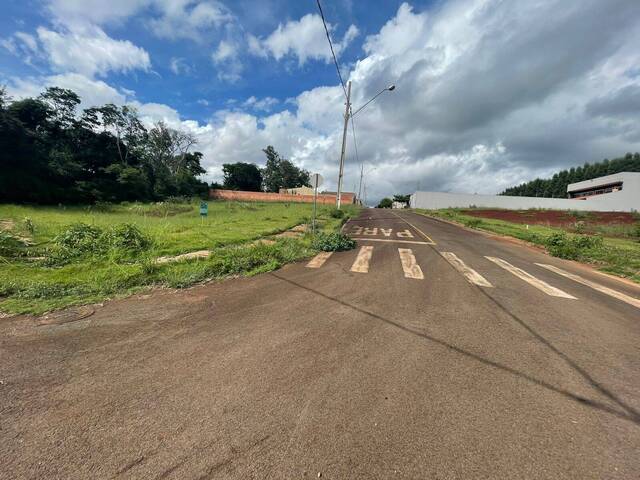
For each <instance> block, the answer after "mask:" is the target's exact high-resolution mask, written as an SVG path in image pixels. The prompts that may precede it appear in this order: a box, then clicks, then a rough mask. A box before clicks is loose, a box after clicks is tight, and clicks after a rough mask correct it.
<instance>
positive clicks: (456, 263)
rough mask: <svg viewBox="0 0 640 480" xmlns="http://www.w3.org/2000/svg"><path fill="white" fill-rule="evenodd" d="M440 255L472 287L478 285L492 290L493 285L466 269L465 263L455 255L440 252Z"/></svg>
mask: <svg viewBox="0 0 640 480" xmlns="http://www.w3.org/2000/svg"><path fill="white" fill-rule="evenodd" d="M440 255H442V257H443V258H444V259H445V260H446V261H447V262H449V263H450V264H451V266H452V267H453V268H455V269H456V270H457V271H459V272H460V273H461V274H462V275H464V277H465V278H466V279H467V280H468V281H469V283H473V284H474V285H478V286H480V287H488V288H492V287H493V285H491V283H489V281H487V279H486V278H484V277H483V276H482V275H480V274H479V273H478V272H476V271H475V270H474V269H472V268H469V267H467V265H465V263H464V262H463V261H462V260H460V259H459V258H458V257H457V256H456V254H455V253H453V252H440Z"/></svg>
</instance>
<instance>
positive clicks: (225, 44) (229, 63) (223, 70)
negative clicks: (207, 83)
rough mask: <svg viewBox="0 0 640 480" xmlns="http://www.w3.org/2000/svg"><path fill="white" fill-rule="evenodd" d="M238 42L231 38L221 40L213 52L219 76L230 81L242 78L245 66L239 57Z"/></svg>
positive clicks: (212, 55) (212, 56)
mask: <svg viewBox="0 0 640 480" xmlns="http://www.w3.org/2000/svg"><path fill="white" fill-rule="evenodd" d="M239 49H240V47H239V46H238V44H236V43H235V42H233V41H231V40H221V41H220V43H219V44H218V47H217V48H216V49H215V51H214V52H213V53H212V54H211V59H212V60H213V63H214V64H215V65H216V66H217V68H218V78H219V79H220V80H223V81H227V82H229V83H234V82H237V81H238V80H240V78H241V74H242V71H243V70H244V67H243V65H242V62H241V61H240V58H239V54H240V52H239Z"/></svg>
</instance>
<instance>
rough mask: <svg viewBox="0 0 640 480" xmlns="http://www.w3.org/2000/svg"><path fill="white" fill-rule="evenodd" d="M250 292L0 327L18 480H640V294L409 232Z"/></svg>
mask: <svg viewBox="0 0 640 480" xmlns="http://www.w3.org/2000/svg"><path fill="white" fill-rule="evenodd" d="M345 231H346V232H348V233H349V234H350V235H352V236H353V237H356V238H358V247H357V249H355V250H352V251H348V252H340V253H334V254H332V255H321V256H319V257H317V258H315V259H312V260H311V261H309V262H303V263H299V264H295V265H290V266H288V267H285V268H283V269H281V270H279V271H276V272H273V273H271V274H265V275H260V276H257V277H254V278H244V279H234V280H230V281H226V282H221V283H213V284H209V285H205V286H201V287H197V288H193V289H189V290H186V291H180V292H171V291H157V292H154V293H152V294H150V295H143V296H138V297H134V298H130V299H125V300H118V301H113V302H108V303H107V304H106V305H105V306H104V307H103V308H98V309H97V311H96V312H95V314H93V315H91V316H89V317H87V318H84V319H81V320H78V321H74V322H69V323H62V324H50V325H39V324H38V323H39V322H40V320H38V319H32V318H25V317H20V318H13V319H5V320H3V321H0V382H1V383H0V458H1V459H2V463H1V466H0V469H1V470H0V478H48V479H54V478H61V479H63V478H64V479H74V478H83V479H85V478H92V479H93V478H122V479H129V478H144V479H154V478H157V479H169V478H176V479H177V478H180V479H185V478H194V479H208V478H211V479H213V478H225V479H226V478H232V479H236V478H237V479H248V478H256V479H262V478H270V479H271V478H273V479H295V478H318V476H319V475H321V478H324V479H356V478H362V479H388V478H391V479H396V478H398V479H400V478H403V479H476V478H482V479H489V478H496V479H516V478H527V479H539V478H540V479H542V478H545V479H556V480H557V479H581V480H582V479H609V478H610V479H636V478H639V477H640V304H639V303H638V299H639V298H640V289H638V288H637V287H635V286H633V285H630V284H628V283H624V282H622V281H618V280H614V279H611V278H609V277H606V276H603V275H601V274H598V273H596V272H593V271H591V270H589V269H587V268H583V267H581V266H579V265H577V264H574V263H571V262H566V261H562V260H559V259H555V258H552V257H549V256H547V255H545V254H543V253H541V252H538V251H536V250H533V249H531V248H529V247H525V246H521V245H517V244H515V243H513V242H507V241H504V240H496V239H495V238H490V237H488V236H487V235H483V234H480V233H478V232H472V231H468V230H465V229H462V228H459V227H456V226H453V225H450V224H447V223H443V222H440V221H437V220H432V219H428V218H426V217H423V216H420V215H416V214H413V213H409V212H396V211H390V210H364V211H363V212H362V214H361V216H360V217H359V218H357V219H354V220H351V221H350V222H349V223H348V224H347V225H346V226H345Z"/></svg>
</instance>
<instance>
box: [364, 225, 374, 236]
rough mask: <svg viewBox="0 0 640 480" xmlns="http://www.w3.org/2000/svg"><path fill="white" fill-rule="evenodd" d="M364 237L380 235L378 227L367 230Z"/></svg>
mask: <svg viewBox="0 0 640 480" xmlns="http://www.w3.org/2000/svg"><path fill="white" fill-rule="evenodd" d="M362 234H363V235H378V227H371V228H365V229H364V232H362Z"/></svg>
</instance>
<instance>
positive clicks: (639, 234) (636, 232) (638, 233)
mask: <svg viewBox="0 0 640 480" xmlns="http://www.w3.org/2000/svg"><path fill="white" fill-rule="evenodd" d="M631 235H633V236H634V237H635V238H636V240H638V241H639V242H640V222H638V223H636V224H635V225H634V226H633V230H632V231H631Z"/></svg>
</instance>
